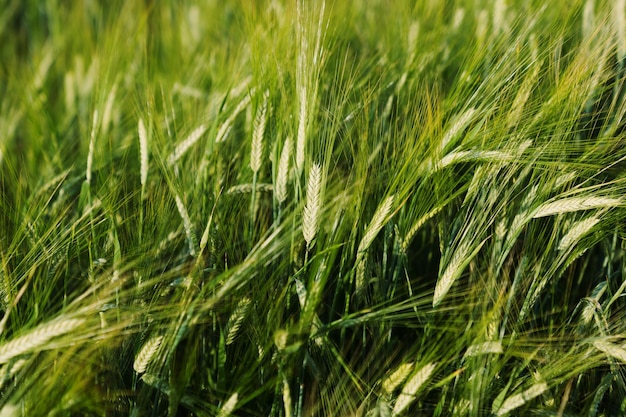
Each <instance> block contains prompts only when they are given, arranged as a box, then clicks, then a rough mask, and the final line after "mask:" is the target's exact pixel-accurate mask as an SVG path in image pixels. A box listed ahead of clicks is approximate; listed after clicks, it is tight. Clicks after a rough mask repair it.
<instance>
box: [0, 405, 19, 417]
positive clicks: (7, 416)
mask: <svg viewBox="0 0 626 417" xmlns="http://www.w3.org/2000/svg"><path fill="white" fill-rule="evenodd" d="M21 416H23V414H22V408H21V407H18V406H16V405H13V404H10V403H6V404H4V406H3V407H2V410H0V417H21Z"/></svg>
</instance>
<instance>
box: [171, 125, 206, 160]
mask: <svg viewBox="0 0 626 417" xmlns="http://www.w3.org/2000/svg"><path fill="white" fill-rule="evenodd" d="M207 129H208V126H206V125H204V124H202V125H200V126H198V127H197V128H195V129H194V130H193V132H191V133H190V134H189V136H187V138H186V139H185V140H184V141H182V142H181V143H179V144H178V146H176V148H175V149H174V152H173V153H172V154H171V155H170V157H169V158H168V160H167V162H168V163H169V164H170V165H172V164H174V163H175V162H176V161H178V160H179V159H180V157H181V156H183V155H184V154H185V152H187V151H188V150H189V148H191V147H192V146H193V145H194V144H195V143H196V142H198V140H199V139H200V138H201V137H202V135H204V133H205V132H206V131H207Z"/></svg>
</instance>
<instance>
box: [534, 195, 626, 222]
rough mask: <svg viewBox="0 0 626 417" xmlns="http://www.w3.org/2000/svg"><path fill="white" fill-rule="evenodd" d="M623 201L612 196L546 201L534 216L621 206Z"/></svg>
mask: <svg viewBox="0 0 626 417" xmlns="http://www.w3.org/2000/svg"><path fill="white" fill-rule="evenodd" d="M622 204H623V201H622V200H620V199H617V198H610V197H596V196H590V197H570V198H563V199H561V200H557V201H553V202H551V203H546V204H543V205H542V206H540V207H539V208H538V209H537V211H535V213H534V215H533V218H535V219H536V218H539V217H546V216H553V215H555V214H562V213H571V212H574V211H580V210H590V209H596V208H605V207H617V206H621V205H622Z"/></svg>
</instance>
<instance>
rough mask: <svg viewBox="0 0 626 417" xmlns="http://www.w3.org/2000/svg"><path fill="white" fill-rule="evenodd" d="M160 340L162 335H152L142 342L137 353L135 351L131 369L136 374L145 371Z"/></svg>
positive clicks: (157, 348)
mask: <svg viewBox="0 0 626 417" xmlns="http://www.w3.org/2000/svg"><path fill="white" fill-rule="evenodd" d="M162 342H163V336H154V337H151V338H150V339H148V341H147V342H146V343H144V345H143V346H142V347H141V349H140V350H139V353H137V356H135V362H134V363H133V369H134V370H135V372H137V373H138V374H142V373H144V372H146V369H147V368H148V365H150V362H151V361H152V358H153V357H154V355H155V354H156V353H157V351H158V350H159V347H160V346H161V343H162Z"/></svg>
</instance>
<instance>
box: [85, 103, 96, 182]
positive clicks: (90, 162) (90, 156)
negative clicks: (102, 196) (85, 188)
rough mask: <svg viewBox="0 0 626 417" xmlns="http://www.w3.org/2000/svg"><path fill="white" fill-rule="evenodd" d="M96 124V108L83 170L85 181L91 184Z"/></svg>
mask: <svg viewBox="0 0 626 417" xmlns="http://www.w3.org/2000/svg"><path fill="white" fill-rule="evenodd" d="M97 126H98V110H95V111H94V112H93V125H92V127H91V136H90V138H89V152H88V153H87V170H86V172H85V178H86V179H87V183H89V184H91V168H92V165H93V153H94V148H95V146H96V144H95V142H96V127H97Z"/></svg>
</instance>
